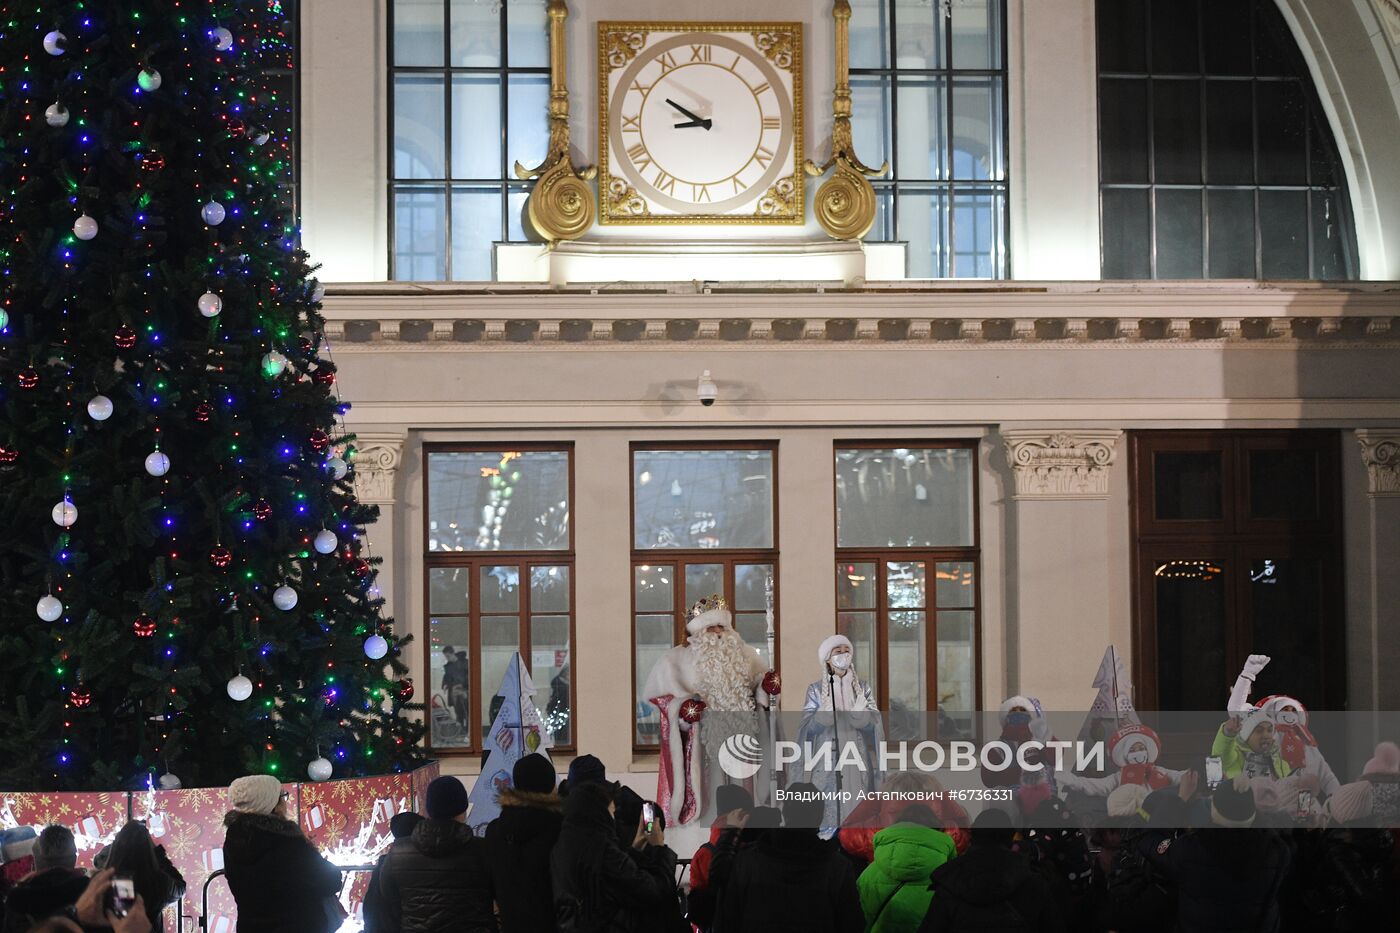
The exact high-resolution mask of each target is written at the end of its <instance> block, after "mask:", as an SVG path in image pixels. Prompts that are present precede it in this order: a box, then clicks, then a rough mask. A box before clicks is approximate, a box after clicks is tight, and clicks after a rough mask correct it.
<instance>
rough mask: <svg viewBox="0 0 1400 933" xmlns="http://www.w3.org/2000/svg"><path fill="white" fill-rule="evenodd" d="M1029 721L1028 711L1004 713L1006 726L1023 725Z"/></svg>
mask: <svg viewBox="0 0 1400 933" xmlns="http://www.w3.org/2000/svg"><path fill="white" fill-rule="evenodd" d="M1030 721H1031V714H1030V713H1008V714H1007V715H1006V724H1007V725H1008V726H1024V725H1026V724H1027V723H1029V722H1030Z"/></svg>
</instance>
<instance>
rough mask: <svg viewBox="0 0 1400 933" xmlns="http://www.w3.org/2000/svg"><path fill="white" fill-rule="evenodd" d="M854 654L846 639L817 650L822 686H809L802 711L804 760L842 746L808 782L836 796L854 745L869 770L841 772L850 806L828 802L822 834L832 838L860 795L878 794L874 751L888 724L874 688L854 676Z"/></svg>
mask: <svg viewBox="0 0 1400 933" xmlns="http://www.w3.org/2000/svg"><path fill="white" fill-rule="evenodd" d="M855 657H856V656H855V648H854V647H853V646H852V645H851V640H850V639H849V638H847V637H846V636H845V635H832V636H831V637H830V638H828V639H827V640H826V641H824V642H822V643H821V647H820V648H818V649H817V662H818V664H819V665H820V666H821V672H822V676H821V679H820V680H814V681H812V683H810V684H808V685H807V699H806V702H804V703H803V705H802V727H801V729H800V730H799V732H798V736H797V740H798V742H799V744H801V745H802V747H803V749H804V753H803V757H804V760H806V759H807V758H808V756H809V755H811V754H813V753H815V752H818V751H820V749H821V748H822V746H824V745H825V746H832V745H833V743H839V744H838V745H836V746H834V747H833V748H832V751H831V756H832V757H831V763H832V767H831V768H830V769H822V770H814V771H811V772H809V773H807V774H806V775H805V776H804V780H808V781H811V782H812V783H813V784H816V785H817V788H818V789H819V790H822V791H826V792H834V791H836V790H837V789H838V788H837V780H836V777H837V771H836V768H835V765H836V763H837V762H838V761H840V758H841V755H842V747H843V746H846V745H848V744H853V745H854V746H855V748H856V749H857V751H858V752H859V754H860V757H861V760H862V761H864V762H865V767H864V768H861V767H859V766H857V765H855V764H853V763H848V764H847V766H846V767H845V768H842V769H841V772H840V774H841V781H840V788H839V789H840V790H841V791H843V792H845V793H849V794H850V795H851V797H850V802H849V803H846V802H844V801H839V800H837V799H836V798H835V796H834V795H832V796H828V797H827V798H826V810H825V812H824V813H823V814H822V827H821V834H822V836H823V838H826V837H830V836H831V834H832V833H834V832H836V830H837V829H838V828H839V827H840V825H841V821H842V820H843V819H844V818H845V817H847V816H850V814H851V811H852V810H854V809H855V805H856V802H857V801H856V796H857V795H858V794H859V793H860V792H861V791H862V790H866V791H871V790H875V789H876V788H877V786H878V779H879V774H878V773H877V771H876V767H875V765H876V764H877V762H875V760H874V757H875V750H876V749H877V748H878V747H879V744H880V742H881V741H882V740H883V739H884V734H885V730H884V724H883V723H882V722H881V721H880V711H879V710H878V709H877V708H876V706H875V698H874V695H873V694H872V693H871V690H870V684H869V683H867V682H866V681H863V680H861V679H860V678H859V677H858V676H857V675H856V665H855Z"/></svg>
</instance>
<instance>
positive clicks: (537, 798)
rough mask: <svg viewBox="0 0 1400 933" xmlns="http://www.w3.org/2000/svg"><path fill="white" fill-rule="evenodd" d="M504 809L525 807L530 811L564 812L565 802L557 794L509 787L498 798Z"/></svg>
mask: <svg viewBox="0 0 1400 933" xmlns="http://www.w3.org/2000/svg"><path fill="white" fill-rule="evenodd" d="M497 800H498V801H499V802H500V804H501V806H503V807H525V808H526V809H530V810H552V811H553V812H555V813H562V812H564V800H563V798H562V797H560V796H559V795H558V794H556V793H553V792H551V793H548V794H541V793H539V792H538V791H529V790H516V789H515V788H514V787H507V788H506V789H505V790H503V791H501V793H500V796H498V797H497Z"/></svg>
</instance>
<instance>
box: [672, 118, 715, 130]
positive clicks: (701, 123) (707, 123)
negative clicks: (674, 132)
mask: <svg viewBox="0 0 1400 933" xmlns="http://www.w3.org/2000/svg"><path fill="white" fill-rule="evenodd" d="M712 123H713V121H712V120H691V121H690V122H689V123H677V124H675V128H676V129H678V130H684V129H689V128H690V127H692V126H703V127H704V128H705V129H707V130H708V129H709V128H710V125H711V124H712Z"/></svg>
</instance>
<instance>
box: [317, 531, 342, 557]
mask: <svg viewBox="0 0 1400 933" xmlns="http://www.w3.org/2000/svg"><path fill="white" fill-rule="evenodd" d="M311 543H312V544H313V545H314V546H315V548H316V553H317V554H330V553H333V552H334V551H335V549H336V548H337V547H339V546H340V539H339V538H337V537H336V536H335V532H334V531H331V530H330V529H329V528H322V529H321V530H320V531H318V532H316V539H315V540H314V541H312V542H311Z"/></svg>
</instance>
